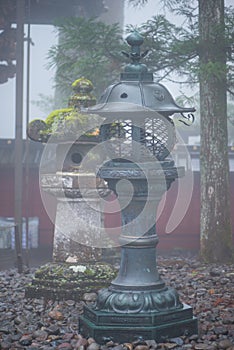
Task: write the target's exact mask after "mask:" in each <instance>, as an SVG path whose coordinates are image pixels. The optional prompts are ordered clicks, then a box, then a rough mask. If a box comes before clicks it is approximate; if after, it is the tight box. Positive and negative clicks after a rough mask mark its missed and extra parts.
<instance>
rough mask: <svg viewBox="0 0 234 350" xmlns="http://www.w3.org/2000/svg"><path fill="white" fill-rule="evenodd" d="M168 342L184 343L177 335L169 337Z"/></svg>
mask: <svg viewBox="0 0 234 350" xmlns="http://www.w3.org/2000/svg"><path fill="white" fill-rule="evenodd" d="M170 342H172V343H176V344H177V345H180V346H181V345H183V344H184V341H183V339H182V338H179V337H177V338H171V339H170Z"/></svg>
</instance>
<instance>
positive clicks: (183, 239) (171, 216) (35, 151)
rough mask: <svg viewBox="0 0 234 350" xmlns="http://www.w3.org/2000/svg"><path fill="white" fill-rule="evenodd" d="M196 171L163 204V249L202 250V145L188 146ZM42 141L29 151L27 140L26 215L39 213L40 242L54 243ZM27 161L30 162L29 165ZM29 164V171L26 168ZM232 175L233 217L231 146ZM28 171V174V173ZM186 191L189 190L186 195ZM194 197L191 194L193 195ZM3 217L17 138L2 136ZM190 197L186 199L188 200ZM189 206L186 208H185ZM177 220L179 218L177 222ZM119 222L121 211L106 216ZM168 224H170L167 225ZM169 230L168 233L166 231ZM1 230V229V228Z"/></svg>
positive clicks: (9, 209) (10, 212) (9, 212)
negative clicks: (43, 187) (43, 183)
mask: <svg viewBox="0 0 234 350" xmlns="http://www.w3.org/2000/svg"><path fill="white" fill-rule="evenodd" d="M188 150H189V153H190V156H191V159H192V164H193V165H194V171H193V172H192V173H191V177H190V178H189V179H188V181H187V180H186V179H184V178H183V179H181V184H183V182H184V181H185V182H186V181H187V184H185V189H184V190H183V191H185V192H181V193H182V194H181V193H180V195H178V193H179V192H180V191H181V189H180V188H179V187H180V186H181V184H179V183H178V181H176V182H175V183H173V185H172V187H171V188H170V190H169V191H168V193H167V195H166V201H165V202H163V201H162V202H163V203H164V204H163V205H162V207H163V210H162V213H161V215H159V218H158V221H157V231H158V234H159V247H158V248H159V250H160V251H168V252H169V251H170V252H171V251H173V250H174V251H176V250H177V251H180V250H189V251H198V250H199V216H200V173H199V148H198V147H192V146H189V147H188ZM42 152H43V145H42V144H41V143H38V142H29V150H28V151H26V143H24V157H23V165H24V167H23V168H24V186H23V206H22V207H23V217H37V218H38V220H39V227H38V246H39V247H40V248H43V247H47V248H48V247H52V244H53V229H54V225H53V222H52V221H51V219H50V218H49V217H48V215H47V212H46V210H45V208H44V206H43V203H42V199H41V194H40V186H39V166H40V158H41V154H42ZM51 156H52V158H53V157H54V159H51V171H53V164H55V154H54V155H53V154H52V155H51ZM26 164H27V166H26ZM27 167H28V171H27ZM230 168H231V173H230V178H231V201H232V203H231V204H232V205H231V208H232V217H233V218H234V150H233V149H230ZM27 174H28V175H27ZM186 186H187V187H186ZM184 193H186V195H185V197H187V198H183V195H184ZM45 196H46V198H47V200H48V201H49V203H50V207H51V208H52V212H54V215H55V212H56V199H55V198H54V197H53V196H50V195H49V194H45ZM190 197H191V198H190ZM0 198H1V201H0V218H13V217H14V140H7V139H2V140H0ZM186 201H187V202H186ZM183 207H184V208H183ZM173 208H174V209H173ZM185 209H187V211H185ZM173 210H175V213H173ZM177 221H178V222H177ZM118 223H119V214H118V213H117V214H111V215H110V214H108V215H106V218H105V225H106V227H115V225H117V226H118ZM168 225H169V227H168ZM165 232H166V233H165ZM0 234H1V229H0Z"/></svg>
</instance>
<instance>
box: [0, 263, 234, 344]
mask: <svg viewBox="0 0 234 350" xmlns="http://www.w3.org/2000/svg"><path fill="white" fill-rule="evenodd" d="M158 265H159V272H160V274H161V276H162V278H163V279H164V281H165V282H166V283H167V284H168V285H171V286H173V287H175V288H176V289H177V290H178V292H179V294H180V298H181V301H182V302H184V303H187V304H189V305H190V306H192V307H193V309H194V315H196V316H197V317H198V320H199V335H197V334H194V335H192V336H190V337H178V338H173V339H168V340H167V341H166V342H164V343H156V342H155V341H152V340H146V341H141V342H134V343H130V342H129V343H125V344H116V343H112V342H109V343H107V344H106V345H102V346H100V345H99V344H97V343H95V341H94V339H91V338H89V339H85V338H83V337H82V336H81V335H80V334H79V333H78V316H79V314H81V313H82V307H83V303H84V302H89V300H90V299H92V298H93V297H94V295H93V294H91V295H87V294H86V295H85V296H84V300H82V301H80V302H79V303H77V302H76V303H75V302H74V301H73V300H67V301H57V302H53V301H44V300H43V299H26V298H25V297H24V290H25V286H26V285H27V284H28V283H29V282H30V281H31V280H32V278H33V274H34V272H35V269H30V270H28V271H27V272H25V273H23V274H21V275H19V274H18V273H17V270H15V269H10V270H6V271H0V349H12V350H13V349H28V350H38V349H44V350H47V349H48V350H49V349H61V350H69V349H77V350H99V349H100V350H108V349H110V350H148V349H152V350H153V349H162V350H164V349H165V350H167V349H169V350H170V349H178V350H179V349H182V350H190V349H195V350H204V349H208V350H218V349H222V350H225V349H228V350H234V288H233V285H234V284H233V282H234V269H233V265H220V266H219V265H213V264H212V265H204V264H201V263H200V262H199V261H198V260H197V259H196V258H194V257H192V258H178V257H174V258H172V257H170V258H163V257H159V258H158Z"/></svg>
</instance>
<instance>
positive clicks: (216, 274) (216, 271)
mask: <svg viewBox="0 0 234 350" xmlns="http://www.w3.org/2000/svg"><path fill="white" fill-rule="evenodd" d="M221 273H222V272H221V271H220V270H219V269H212V270H210V275H211V276H212V277H217V276H220V275H221Z"/></svg>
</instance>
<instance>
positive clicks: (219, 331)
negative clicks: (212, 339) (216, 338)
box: [214, 326, 228, 335]
mask: <svg viewBox="0 0 234 350" xmlns="http://www.w3.org/2000/svg"><path fill="white" fill-rule="evenodd" d="M214 332H215V334H217V335H221V334H223V335H226V334H228V330H227V328H226V327H222V326H220V327H215V328H214Z"/></svg>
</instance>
